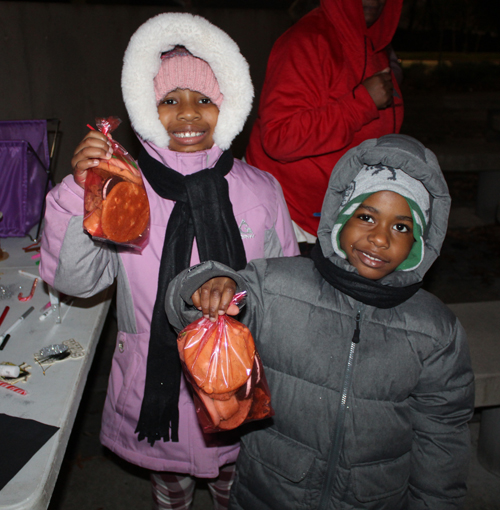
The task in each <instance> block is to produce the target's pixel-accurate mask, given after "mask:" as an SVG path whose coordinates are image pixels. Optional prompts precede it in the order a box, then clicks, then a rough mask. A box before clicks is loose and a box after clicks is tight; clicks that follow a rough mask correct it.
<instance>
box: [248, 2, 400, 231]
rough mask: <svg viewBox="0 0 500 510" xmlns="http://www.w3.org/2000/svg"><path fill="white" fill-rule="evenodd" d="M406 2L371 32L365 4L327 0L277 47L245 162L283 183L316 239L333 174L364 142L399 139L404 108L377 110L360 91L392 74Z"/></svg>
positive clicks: (391, 5)
mask: <svg viewBox="0 0 500 510" xmlns="http://www.w3.org/2000/svg"><path fill="white" fill-rule="evenodd" d="M402 3H403V0H387V3H386V5H385V7H384V9H383V11H382V14H381V16H380V18H379V19H378V20H377V21H376V22H375V23H374V24H373V25H372V26H371V27H370V28H367V26H366V22H365V18H364V14H363V9H362V3H361V0H357V1H356V0H321V6H320V7H319V8H317V9H314V10H313V11H312V12H310V13H309V14H307V15H306V16H304V17H303V18H302V19H301V20H299V21H298V22H297V23H296V24H295V25H294V26H293V27H291V28H290V29H289V30H287V31H286V32H285V33H284V34H283V35H282V36H281V37H280V38H279V39H278V40H277V41H276V43H275V45H274V47H273V49H272V51H271V55H270V57H269V62H268V65H267V71H266V79H265V82H264V87H263V90H262V94H261V97H260V105H259V113H258V118H257V120H256V122H255V125H254V126H253V129H252V133H251V136H250V142H249V145H248V148H247V153H246V159H247V161H248V162H249V163H250V164H251V165H253V166H256V167H257V168H260V169H262V170H265V171H267V172H270V173H271V174H273V175H274V176H275V177H276V178H277V179H278V181H279V182H280V184H281V186H282V188H283V191H284V194H285V199H286V201H287V204H288V208H289V210H290V214H291V216H292V219H293V220H294V221H295V222H296V223H297V224H298V225H299V226H300V227H301V228H303V229H304V230H305V231H307V232H309V233H311V234H313V235H316V231H317V228H318V224H319V213H320V211H321V206H322V204H323V198H324V195H325V192H326V189H327V185H328V180H329V177H330V174H331V172H332V169H333V167H334V166H335V164H336V163H337V161H338V160H339V159H340V157H341V156H342V155H343V154H344V153H345V152H346V151H347V150H349V149H350V148H352V147H355V146H357V145H359V144H360V143H361V142H362V141H363V140H366V139H369V138H379V137H381V136H383V135H386V134H389V133H398V132H399V129H400V127H401V124H402V121H403V100H402V97H401V91H400V89H399V86H398V84H397V82H396V79H395V78H394V75H393V80H392V81H393V84H394V100H393V104H392V106H390V107H388V108H386V109H385V110H377V107H376V106H375V103H374V102H373V100H372V98H371V96H370V95H369V93H368V91H367V90H366V89H365V87H364V86H362V85H361V83H362V82H363V81H364V80H365V79H367V78H369V77H370V76H373V75H374V74H375V73H377V72H379V71H382V70H383V69H384V68H386V67H389V58H388V52H387V46H388V45H389V44H390V42H391V40H392V37H393V35H394V32H395V31H396V28H397V25H398V22H399V17H400V13H401V7H402Z"/></svg>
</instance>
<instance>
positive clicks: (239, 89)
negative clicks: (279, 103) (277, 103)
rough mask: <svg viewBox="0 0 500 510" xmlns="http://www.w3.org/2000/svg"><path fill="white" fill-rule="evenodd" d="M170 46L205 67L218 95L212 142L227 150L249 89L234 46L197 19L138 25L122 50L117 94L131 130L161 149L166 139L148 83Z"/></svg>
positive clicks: (244, 113)
mask: <svg viewBox="0 0 500 510" xmlns="http://www.w3.org/2000/svg"><path fill="white" fill-rule="evenodd" d="M176 45H182V46H185V47H186V48H187V49H188V50H189V51H190V52H191V53H192V54H193V55H194V56H196V57H199V58H201V59H203V60H205V61H206V62H208V64H209V65H210V67H211V68H212V71H213V72H214V74H215V76H216V78H217V81H218V83H219V88H220V90H221V92H222V94H223V95H224V101H223V102H222V105H221V108H220V112H219V118H218V121H217V126H216V128H215V131H214V142H215V143H216V144H217V145H218V146H219V147H220V148H221V149H222V150H226V149H229V147H230V146H231V143H232V141H233V139H234V137H235V136H236V135H237V134H238V133H240V132H241V130H242V129H243V126H244V124H245V121H246V119H247V117H248V114H249V113H250V110H251V108H252V100H253V97H254V90H253V85H252V81H251V79H250V71H249V66H248V63H247V61H246V60H245V58H244V57H243V56H242V55H241V53H240V50H239V48H238V45H237V44H236V43H235V42H234V41H233V40H232V39H231V38H230V37H229V36H228V35H227V34H226V33H225V32H223V31H222V30H221V29H220V28H218V27H216V26H215V25H212V24H211V23H210V22H209V21H207V20H206V19H205V18H202V17H201V16H195V15H192V14H188V13H164V14H158V15H157V16H155V17H153V18H151V19H149V20H148V21H146V23H144V24H143V25H141V26H140V27H139V28H138V30H137V31H136V32H135V33H134V35H133V36H132V37H131V38H130V42H129V44H128V47H127V49H126V51H125V55H124V58H123V69H122V93H123V100H124V102H125V106H126V108H127V112H128V114H129V117H130V121H131V123H132V127H133V128H134V129H135V131H136V132H137V134H138V135H139V136H140V137H141V138H142V139H143V140H145V141H148V142H151V143H153V144H154V145H156V146H158V147H160V148H167V147H168V144H169V142H170V139H169V136H168V134H167V132H166V131H165V128H164V127H163V125H162V124H161V122H160V119H159V117H158V110H157V107H156V100H155V91H154V85H153V80H154V77H155V76H156V75H157V73H158V70H159V69H160V56H161V54H162V53H163V52H164V51H169V50H171V49H172V48H174V47H175V46H176Z"/></svg>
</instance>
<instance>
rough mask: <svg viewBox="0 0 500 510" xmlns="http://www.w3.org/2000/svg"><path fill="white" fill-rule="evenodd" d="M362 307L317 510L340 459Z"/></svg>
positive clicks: (321, 506)
mask: <svg viewBox="0 0 500 510" xmlns="http://www.w3.org/2000/svg"><path fill="white" fill-rule="evenodd" d="M363 308H364V305H363V304H361V305H360V306H359V308H358V313H357V314H356V319H355V320H356V326H355V328H354V333H353V335H352V340H351V346H350V349H349V356H348V357H347V367H346V371H345V375H344V380H343V382H342V396H341V398H340V404H339V408H338V412H337V424H336V426H335V431H334V434H333V442H332V447H331V449H330V453H329V454H328V461H327V468H326V474H325V481H324V483H323V489H322V491H321V497H320V500H319V506H318V510H322V509H327V508H328V504H329V501H330V497H331V491H332V488H333V483H334V480H335V475H336V473H337V467H338V463H339V458H340V447H341V444H342V436H343V434H344V428H345V415H346V411H347V395H348V393H349V389H350V387H351V383H352V373H353V368H354V353H355V351H356V346H357V344H358V343H359V334H360V327H359V323H360V320H361V312H362V311H363Z"/></svg>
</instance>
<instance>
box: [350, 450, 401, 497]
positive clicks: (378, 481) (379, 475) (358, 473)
mask: <svg viewBox="0 0 500 510" xmlns="http://www.w3.org/2000/svg"><path fill="white" fill-rule="evenodd" d="M351 477H352V490H353V494H354V497H355V498H356V499H357V500H358V501H362V502H368V501H375V500H378V499H387V498H389V497H391V496H395V495H397V494H400V493H402V492H404V491H406V489H407V487H408V482H409V479H410V452H408V453H405V454H404V455H402V456H401V457H398V458H397V459H393V460H390V461H384V462H377V463H370V464H361V465H357V466H352V468H351Z"/></svg>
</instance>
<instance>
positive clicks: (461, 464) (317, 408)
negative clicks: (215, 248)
mask: <svg viewBox="0 0 500 510" xmlns="http://www.w3.org/2000/svg"><path fill="white" fill-rule="evenodd" d="M449 207H450V197H449V194H448V189H447V186H446V182H445V180H444V177H443V175H442V173H441V170H440V168H439V165H438V162H437V160H436V157H435V156H434V154H433V153H432V152H431V151H429V150H428V149H426V148H425V147H424V146H423V145H422V144H420V143H419V142H418V141H416V140H414V139H413V138H410V137H407V136H404V135H388V136H384V137H382V138H380V139H373V140H367V141H365V142H363V143H362V144H360V145H359V146H358V147H356V148H354V149H351V150H350V151H349V152H348V153H346V154H345V156H343V158H342V159H341V160H340V161H339V163H338V164H337V165H336V166H335V169H334V171H333V173H332V176H331V179H330V183H329V188H328V191H327V194H326V197H325V201H324V204H323V209H322V216H321V223H320V228H319V231H318V243H317V245H316V247H315V249H314V251H313V255H312V260H310V259H305V258H291V259H272V260H257V261H253V262H251V263H250V264H248V266H247V267H246V269H244V270H243V271H239V272H236V271H232V270H231V269H229V268H227V267H225V266H223V265H222V264H219V263H215V262H205V263H203V264H200V265H198V266H195V267H194V268H191V269H189V270H186V271H185V272H184V273H181V274H180V275H179V276H178V277H177V279H176V280H174V281H173V282H172V284H171V285H170V287H169V291H168V293H167V304H166V308H167V313H168V316H169V320H170V321H171V323H172V324H173V325H174V327H175V328H176V329H179V330H180V329H182V328H183V327H184V326H186V325H187V324H188V323H190V322H192V321H193V320H195V319H196V318H198V317H199V315H200V310H201V311H202V313H203V314H204V315H205V316H209V317H210V318H212V319H213V320H215V318H216V316H217V315H218V314H222V313H225V312H226V311H227V312H228V313H234V312H238V310H235V309H234V308H231V307H229V308H228V306H229V302H230V299H231V297H232V295H233V294H234V292H235V291H240V290H246V291H247V293H248V295H247V299H246V306H245V307H244V308H243V310H242V311H241V313H240V316H239V317H238V318H239V319H240V320H241V321H242V322H244V323H245V324H247V325H248V326H249V328H250V330H251V332H252V334H253V336H254V339H255V342H256V347H257V350H258V351H259V354H260V356H261V358H262V361H263V364H264V367H265V371H266V377H267V380H268V383H269V387H270V389H271V394H272V406H273V408H274V410H275V412H276V414H275V416H274V417H273V418H272V419H269V420H266V421H263V422H257V423H254V424H250V425H251V426H250V427H248V433H247V434H246V435H244V437H243V439H242V448H241V452H240V455H239V458H238V462H237V477H236V480H235V482H234V485H233V489H232V493H231V501H230V506H229V507H230V508H231V509H234V510H241V509H244V510H271V509H272V510H282V509H304V510H312V509H325V510H326V509H343V510H344V509H345V510H347V509H349V510H351V509H363V510H368V509H369V510H375V509H376V510H423V509H432V510H445V509H446V510H448V509H455V508H460V507H461V506H462V504H463V500H464V497H465V492H466V485H465V480H466V476H467V470H468V469H467V468H468V461H469V445H470V438H469V431H468V425H467V422H468V420H469V419H470V418H471V416H472V413H473V407H474V402H473V401H474V383H473V380H474V377H473V373H472V369H471V364H470V358H469V351H468V347H467V343H466V338H465V333H464V331H463V328H462V326H461V325H460V323H459V321H458V319H457V318H456V317H455V316H454V315H453V313H452V312H451V311H450V310H449V309H448V308H447V307H446V306H445V305H443V303H441V302H440V301H439V300H438V299H437V298H436V297H434V296H432V295H431V294H429V293H428V292H426V291H424V290H422V289H420V286H421V283H422V278H423V276H424V275H425V273H426V272H427V270H428V269H429V267H430V266H431V265H432V263H433V262H434V260H435V259H436V258H437V256H438V254H439V250H440V247H441V244H442V242H443V240H444V237H445V234H446V227H447V220H448V213H449ZM193 304H194V306H192V305H193ZM232 307H234V305H232Z"/></svg>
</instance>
